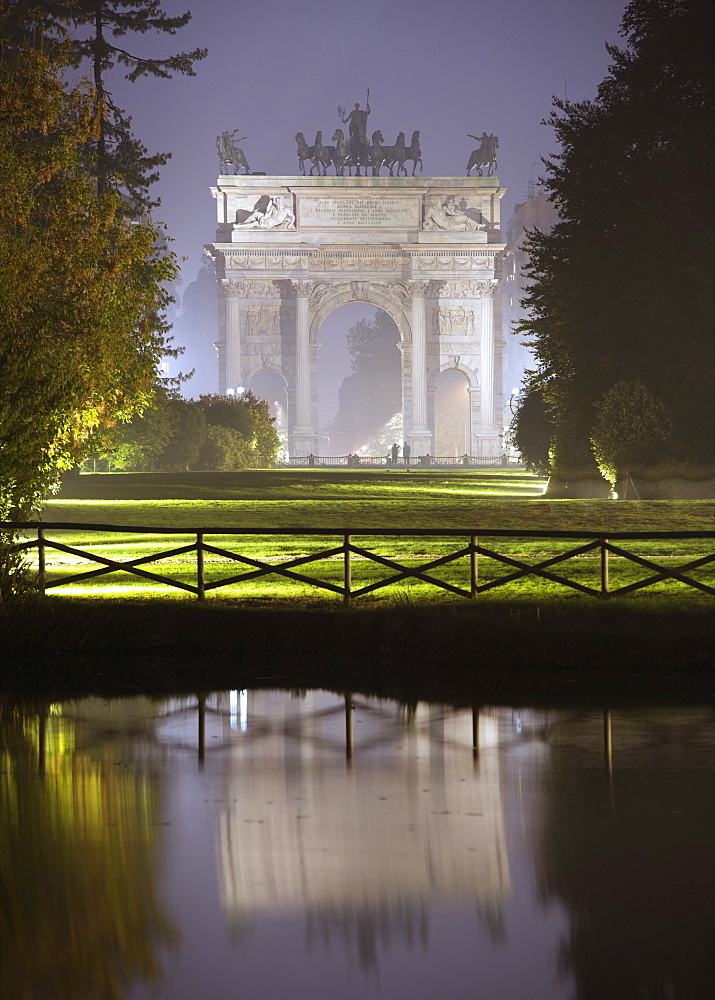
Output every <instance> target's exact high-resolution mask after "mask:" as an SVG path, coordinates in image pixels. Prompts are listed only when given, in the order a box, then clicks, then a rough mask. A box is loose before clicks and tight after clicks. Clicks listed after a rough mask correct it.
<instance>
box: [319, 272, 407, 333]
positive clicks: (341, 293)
mask: <svg viewBox="0 0 715 1000" xmlns="http://www.w3.org/2000/svg"><path fill="white" fill-rule="evenodd" d="M352 284H360V285H366V286H367V287H365V288H363V289H359V290H355V289H354V288H353V287H352ZM349 302H367V303H369V304H370V305H373V306H375V307H376V308H378V309H382V310H384V312H386V313H387V315H388V316H389V317H390V319H391V320H392V321H393V322H394V324H395V326H396V327H397V331H398V333H399V335H400V343H411V341H412V326H411V324H410V321H409V319H408V317H407V314H406V312H405V310H404V308H403V307H402V306H401V305H399V304H398V302H397V301H396V297H393V296H392V295H390V294H389V293H386V292H383V291H381V290H380V287H379V285H377V283H374V282H370V283H368V282H354V283H347V282H336V283H335V286H334V288H331V289H329V290H328V291H327V292H326V293H325V295H324V297H323V298H322V299H321V301H320V304H319V306H318V308H317V309H316V310H315V312H314V313H313V315H312V319H311V323H310V342H311V343H315V342H317V340H318V333H319V331H320V327H321V326H322V324H323V321H324V320H326V319H327V318H328V316H329V315H330V313H331V312H333V311H334V310H335V309H339V308H340V306H344V305H347V304H348V303H349Z"/></svg>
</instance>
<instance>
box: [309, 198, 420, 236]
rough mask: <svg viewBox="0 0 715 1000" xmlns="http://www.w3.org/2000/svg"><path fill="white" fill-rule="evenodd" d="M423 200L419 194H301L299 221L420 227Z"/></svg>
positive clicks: (340, 224) (328, 224) (402, 227)
mask: <svg viewBox="0 0 715 1000" xmlns="http://www.w3.org/2000/svg"><path fill="white" fill-rule="evenodd" d="M419 214H420V204H419V199H417V198H398V197H395V196H393V195H379V196H373V197H367V196H360V195H353V196H352V197H351V198H331V197H327V196H326V197H319V198H310V197H305V196H301V198H300V201H299V216H298V221H299V225H301V226H320V227H322V228H324V227H331V226H335V227H336V228H342V227H344V226H347V227H348V228H350V227H355V226H366V227H368V226H369V227H370V228H375V227H380V226H382V227H390V228H395V229H417V228H418V227H419Z"/></svg>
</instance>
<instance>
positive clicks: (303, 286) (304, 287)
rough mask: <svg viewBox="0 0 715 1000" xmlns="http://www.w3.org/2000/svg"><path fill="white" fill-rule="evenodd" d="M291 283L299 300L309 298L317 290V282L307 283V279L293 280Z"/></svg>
mask: <svg viewBox="0 0 715 1000" xmlns="http://www.w3.org/2000/svg"><path fill="white" fill-rule="evenodd" d="M290 283H291V285H292V286H293V289H294V291H295V294H296V295H297V297H298V298H299V299H307V298H309V297H310V293H311V292H312V291H313V289H314V288H315V282H314V281H306V280H305V278H291V279H290Z"/></svg>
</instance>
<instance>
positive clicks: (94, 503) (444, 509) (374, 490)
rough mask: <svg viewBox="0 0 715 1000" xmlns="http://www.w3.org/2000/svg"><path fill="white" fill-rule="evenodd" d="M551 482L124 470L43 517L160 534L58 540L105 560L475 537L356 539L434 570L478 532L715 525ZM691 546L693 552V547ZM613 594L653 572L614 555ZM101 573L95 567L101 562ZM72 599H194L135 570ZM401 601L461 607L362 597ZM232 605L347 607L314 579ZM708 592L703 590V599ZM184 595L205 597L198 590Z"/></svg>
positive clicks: (264, 581) (575, 575)
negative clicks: (551, 493)
mask: <svg viewBox="0 0 715 1000" xmlns="http://www.w3.org/2000/svg"><path fill="white" fill-rule="evenodd" d="M543 487H544V481H543V480H540V479H538V478H537V477H534V476H531V475H529V474H528V473H525V472H523V471H521V470H516V471H515V470H513V469H501V468H497V469H488V470H468V471H465V472H459V473H453V472H449V473H447V474H445V473H444V472H438V471H437V472H436V471H434V470H432V471H429V472H428V471H424V472H422V471H420V472H417V471H415V472H410V473H405V472H404V471H400V472H395V471H392V470H390V471H388V470H385V471H382V470H378V471H375V472H364V471H359V470H342V471H339V472H335V471H327V470H298V471H296V470H276V471H269V472H253V471H252V472H246V473H222V474H213V473H206V474H204V473H201V474H198V473H194V474H187V475H184V476H160V475H156V476H153V475H144V476H141V475H127V476H125V475H118V476H107V475H105V476H83V477H80V479H79V480H78V481H76V482H75V483H74V484H73V488H74V491H75V492H77V493H79V494H81V496H79V497H77V498H69V497H64V498H62V499H58V500H52V501H50V502H48V503H47V504H46V506H45V508H44V510H43V518H44V519H45V520H46V521H64V522H85V523H87V524H120V525H126V526H129V525H137V526H139V525H148V526H151V527H156V528H157V529H158V531H157V533H156V535H146V534H133V533H128V534H125V535H111V534H108V533H105V532H99V533H98V534H96V535H94V534H92V533H86V534H85V533H83V532H78V533H72V534H71V535H70V534H69V533H58V534H55V533H54V532H53V533H51V537H57V538H62V539H63V540H65V541H66V542H67V543H68V544H76V545H78V546H79V547H82V548H85V547H86V548H88V549H91V550H92V551H95V552H97V553H98V554H101V555H103V556H104V557H105V558H112V559H119V560H126V559H136V558H140V557H143V556H146V555H149V554H150V553H151V552H156V551H159V550H161V549H170V548H178V547H180V546H181V545H185V544H191V543H192V542H193V541H195V536H192V535H191V534H189V533H188V532H189V531H190V530H191V529H193V530H194V531H196V530H202V529H207V530H208V529H213V530H214V531H215V533H214V534H211V535H207V537H206V538H205V541H206V542H207V543H209V544H212V545H214V546H216V547H218V548H224V549H227V550H229V551H237V552H240V553H241V554H243V555H245V556H247V557H249V558H254V559H257V560H262V561H267V562H282V561H285V560H288V559H291V558H295V557H298V556H302V555H306V554H308V553H310V552H317V551H319V550H320V549H325V548H331V547H334V546H335V545H338V544H340V542H341V539H340V538H338V537H335V536H333V537H300V536H292V535H291V534H290V529H295V528H299V527H300V528H314V529H325V530H327V531H335V532H338V533H340V532H347V531H351V532H357V531H361V530H362V531H370V529H374V528H383V529H392V530H399V529H405V528H421V529H426V530H429V529H430V528H440V529H445V528H446V529H455V530H457V531H464V532H465V536H464V538H462V539H449V538H429V537H417V538H411V537H402V538H400V537H394V538H389V539H384V538H378V537H375V536H373V537H372V538H370V537H369V536H356V537H355V538H354V539H353V541H354V543H355V544H357V545H359V546H361V547H363V548H366V549H369V550H371V551H375V552H379V553H380V554H382V555H384V556H386V557H388V558H391V559H394V560H396V561H398V562H401V563H404V564H405V565H409V566H416V565H419V564H420V563H424V562H428V561H429V560H430V559H433V558H437V557H439V556H441V555H444V554H446V553H447V552H449V551H454V550H455V549H457V548H459V547H461V546H462V545H463V544H465V543H466V541H467V533H474V534H476V535H478V536H479V533H480V530H481V531H485V530H488V529H497V528H498V529H511V530H520V529H522V530H523V529H528V530H535V529H536V530H538V529H547V530H548V529H551V530H570V531H579V530H587V531H603V532H604V534H608V532H609V531H629V530H630V531H648V530H652V531H667V530H681V531H682V530H703V529H710V528H712V525H713V520H712V514H713V509H714V508H715V505H714V504H713V503H711V502H708V501H683V502H670V501H645V502H638V501H625V502H623V501H619V502H614V501H609V500H580V501H573V500H571V501H569V500H548V501H547V500H542V499H538V498H539V497H540V496H541V493H542V490H543ZM167 527H171V528H186V529H187V534H186V535H166V534H163V533H162V531H161V529H162V528H167ZM241 528H255V529H262V528H283V529H286V532H287V533H286V535H283V536H272V535H254V536H240V537H238V538H237V537H235V536H231V535H224V534H222V529H234V530H235V529H239V530H240V529H241ZM480 542H481V544H483V545H485V546H486V547H488V548H491V549H493V550H494V551H495V552H500V553H508V554H510V555H512V556H513V557H514V558H520V559H523V561H525V562H527V563H529V564H532V563H534V562H538V561H540V560H542V559H545V558H548V557H550V556H553V555H556V554H557V553H559V552H564V551H566V550H568V549H569V548H575V547H576V546H577V545H578V544H579V543H578V542H577V541H576V540H570V539H550V540H545V539H523V538H522V539H519V538H502V539H498V538H494V539H490V538H481V539H480ZM711 545H712V543H711V541H699V540H688V541H686V542H684V543H683V542H675V541H667V540H652V541H640V542H639V541H634V542H627V543H626V544H625V546H624V547H625V548H627V549H628V550H630V551H633V552H637V553H639V554H641V555H643V556H644V557H646V558H648V557H652V558H653V559H654V560H655V561H656V562H661V561H663V562H665V563H666V564H667V565H669V566H673V567H675V566H678V565H681V564H682V563H685V562H687V561H688V560H689V559H690V558H695V557H697V556H700V555H704V554H706V553H707V552H709V551H710V550H711ZM686 550H687V551H686ZM610 565H611V571H610V572H611V585H612V587H613V588H616V587H618V586H623V585H625V584H628V583H632V582H634V581H636V580H638V579H642V578H644V577H646V576H648V575H650V573H649V571H648V570H645V569H642V568H639V567H637V566H634V565H633V564H632V563H629V562H627V561H626V560H623V559H619V558H615V557H611V559H610ZM47 568H48V573H49V577H50V579H52V578H59V577H68V576H71V575H74V574H75V573H76V572H78V571H79V570H80V566H79V565H78V560H77V558H75V557H73V556H70V555H68V554H64V553H57V552H52V551H48V562H47ZM87 568H92V567H90V566H87ZM144 568H145V569H147V570H149V571H151V572H157V573H160V574H162V575H166V576H171V577H174V578H176V579H178V580H181V581H183V582H186V583H190V584H192V585H193V584H195V582H196V565H195V557H194V556H193V555H184V556H178V557H174V558H173V559H170V560H162V561H161V562H157V563H152V564H150V565H146V566H145V567H144ZM247 571H249V568H248V567H243V568H242V567H241V566H240V565H237V564H235V563H234V564H231V563H229V562H228V561H226V560H222V559H220V558H217V557H215V556H213V555H210V554H207V555H206V556H205V573H206V581H207V582H211V581H215V580H219V579H221V578H223V577H225V576H228V575H235V574H239V573H242V572H247ZM298 572H302V573H304V574H306V575H308V576H314V577H318V578H320V579H323V580H325V581H327V582H330V583H334V584H335V585H338V586H340V585H342V573H343V563H342V559H341V558H340V557H337V558H333V559H331V560H326V561H323V562H321V563H315V564H309V565H308V566H307V567H303V568H299V569H298ZM508 572H509V570H508V569H507V568H506V567H505V566H503V565H500V564H499V563H498V562H497V561H495V560H492V559H489V558H486V557H480V558H479V580H480V583H482V584H483V583H486V582H488V581H489V580H491V579H494V578H495V577H498V576H501V575H504V574H506V573H508ZM554 572H556V573H557V574H558V575H562V576H566V577H567V578H569V579H574V580H577V581H579V582H582V583H584V584H586V585H588V586H593V587H595V588H598V580H599V561H598V556H597V555H596V554H593V555H591V554H589V555H588V556H585V557H579V558H576V559H573V560H571V561H570V562H568V563H566V564H564V565H561V566H559V567H556V568H555V569H554ZM430 573H431V575H433V576H435V577H437V578H439V579H443V580H446V581H448V582H450V583H453V584H454V585H456V586H459V587H462V588H464V589H468V587H469V577H468V573H469V566H468V560H467V559H466V558H465V559H461V560H460V561H459V564H450V565H449V566H446V567H441V568H439V569H435V570H432V571H430ZM388 575H390V571H389V570H387V569H386V568H383V567H378V566H376V565H375V564H374V563H372V562H370V561H367V560H362V559H360V558H359V557H354V558H353V587H354V588H358V587H360V586H363V585H366V584H367V583H370V582H373V581H374V580H377V579H379V578H383V577H385V576H388ZM692 575H693V576H694V577H695V578H696V579H698V580H702V581H703V582H710V583H712V576H713V570H712V567H705V568H703V569H700V570H696V571H694V572H693V573H692ZM683 591H684V588H683V585H682V584H679V583H669V582H663V583H660V584H657V585H656V586H655V587H654V588H652V590H650V591H645V592H644V593H643V596H646V595H647V594H648V593H653V594H654V595H655V594H657V593H658V592H661V593H662V592H668V593H670V592H679V593H683ZM54 592H55V593H58V594H62V593H65V594H70V593H75V594H83V595H90V594H92V595H100V594H113V595H124V596H127V597H134V596H138V595H142V594H149V593H151V594H156V595H159V594H161V595H164V594H166V593H170V594H172V595H174V596H179V595H180V594H181V593H182V592H181V591H177V590H171V589H170V588H168V587H166V586H164V585H160V584H158V583H152V582H149V581H141V580H138V579H137V578H135V577H131V576H128V575H126V574H121V573H112V574H107V575H106V576H104V577H100V578H98V579H95V580H91V581H88V582H86V583H83V584H77V585H72V586H71V588H68V589H67V590H64V589H60V590H57V591H54ZM398 592H400V593H403V595H404V594H409V596H410V600H417V601H422V600H429V601H431V602H433V601H442V600H446V601H452V600H455V599H456V598H454V597H452V596H451V595H449V594H446V593H444V592H440V591H438V590H436V589H435V588H432V587H429V586H428V585H427V584H424V583H422V582H417V581H410V582H404V583H400V584H398V585H396V586H395V587H393V588H390V589H388V590H386V591H378V592H377V593H376V594H374V595H368V596H366V597H364V598H361V600H362V601H374V602H378V603H379V602H382V601H386V600H394V599H395V594H397V593H398ZM210 593H211V594H214V595H216V596H219V597H231V598H238V597H240V599H242V600H246V599H251V600H253V599H256V600H259V599H263V598H272V599H281V600H283V599H285V600H289V599H290V600H292V599H295V598H300V599H315V598H320V599H327V600H340V598H339V597H337V596H336V595H331V594H330V593H329V592H327V591H324V590H323V591H318V590H315V589H313V590H311V589H310V588H309V587H308V586H307V585H306V584H302V583H300V582H297V581H290V580H286V579H285V578H280V577H276V576H269V577H262V578H259V579H258V580H256V581H247V582H245V583H241V584H238V585H234V586H232V587H231V588H225V589H224V588H221V589H217V590H215V591H211V592H210ZM552 593H553V594H554V595H556V594H562V595H563V594H569V593H573V592H572V591H568V590H566V589H565V588H564V587H562V586H560V585H558V584H556V583H553V582H550V581H547V580H537V579H534V578H529V579H526V580H520V581H517V582H516V583H514V584H511V585H509V586H508V587H507V588H504V589H496V590H494V591H490V592H488V594H485V595H484V596H483V598H480V599H492V597H494V598H499V597H506V596H508V597H509V598H514V597H517V598H519V599H521V598H523V597H527V598H529V599H533V598H534V597H536V596H539V597H541V596H545V595H548V594H552ZM690 593H691V594H692V596H693V597H697V595H696V594H695V593H694V592H692V591H691V592H690ZM184 596H185V597H186V598H187V599H189V600H191V599H192V597H191V595H190V594H184Z"/></svg>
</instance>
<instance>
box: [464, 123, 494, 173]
mask: <svg viewBox="0 0 715 1000" xmlns="http://www.w3.org/2000/svg"><path fill="white" fill-rule="evenodd" d="M467 135H468V136H469V138H470V139H474V140H475V141H476V142H478V143H479V149H475V150H474V151H473V152H472V155H471V156H470V157H469V163H468V164H467V177H468V176H469V174H470V172H471V171H472V169H473V168H474V167H476V168H477V174H478V175H479V176H480V177H483V176H484V174H483V172H482V167H486V168H487V177H491V176H492V174H493V173H494V171H495V170H496V168H497V149H498V148H499V139H498V137H497V136H495V135H493V134H492V133H491V132H490V133H489V135H487V133H486V132H482V134H481V135H472V134H471V133H470V132H468V133H467Z"/></svg>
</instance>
